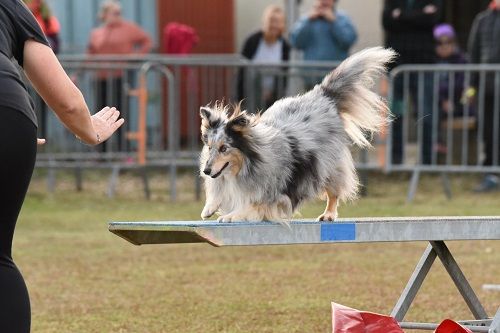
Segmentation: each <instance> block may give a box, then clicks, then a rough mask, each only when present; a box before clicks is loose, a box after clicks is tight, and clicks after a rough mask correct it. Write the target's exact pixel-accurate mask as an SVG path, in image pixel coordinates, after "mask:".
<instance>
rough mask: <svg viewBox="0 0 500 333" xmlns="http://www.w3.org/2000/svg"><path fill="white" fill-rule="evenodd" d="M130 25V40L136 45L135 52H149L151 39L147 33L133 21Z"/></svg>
mask: <svg viewBox="0 0 500 333" xmlns="http://www.w3.org/2000/svg"><path fill="white" fill-rule="evenodd" d="M130 27H131V28H130V32H131V36H132V41H133V43H134V45H135V46H137V52H138V53H139V54H146V53H149V52H150V51H151V49H152V47H153V41H152V40H151V37H149V34H148V33H147V32H146V31H144V30H143V29H142V28H141V27H139V26H138V25H136V24H134V23H132V24H131V25H130Z"/></svg>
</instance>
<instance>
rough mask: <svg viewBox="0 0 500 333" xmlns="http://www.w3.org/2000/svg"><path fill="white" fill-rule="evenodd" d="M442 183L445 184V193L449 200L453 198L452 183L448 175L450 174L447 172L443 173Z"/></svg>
mask: <svg viewBox="0 0 500 333" xmlns="http://www.w3.org/2000/svg"><path fill="white" fill-rule="evenodd" d="M441 183H442V184H443V190H444V194H445V195H446V197H447V198H448V200H451V196H452V195H451V184H450V177H448V174H447V173H445V172H442V173H441Z"/></svg>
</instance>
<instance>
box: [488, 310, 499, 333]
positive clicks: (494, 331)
mask: <svg viewBox="0 0 500 333" xmlns="http://www.w3.org/2000/svg"><path fill="white" fill-rule="evenodd" d="M488 333H500V308H498V310H497V313H496V315H495V317H493V321H492V322H491V325H490V330H489V331H488Z"/></svg>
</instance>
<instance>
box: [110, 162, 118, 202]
mask: <svg viewBox="0 0 500 333" xmlns="http://www.w3.org/2000/svg"><path fill="white" fill-rule="evenodd" d="M119 176H120V166H119V165H115V166H113V169H112V172H111V177H110V178H109V185H108V197H109V198H113V197H114V196H115V191H116V185H117V184H118V177H119Z"/></svg>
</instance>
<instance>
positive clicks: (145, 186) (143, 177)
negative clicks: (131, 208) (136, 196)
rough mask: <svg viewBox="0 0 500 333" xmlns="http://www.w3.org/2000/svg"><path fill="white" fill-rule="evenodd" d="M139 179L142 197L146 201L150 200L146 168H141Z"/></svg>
mask: <svg viewBox="0 0 500 333" xmlns="http://www.w3.org/2000/svg"><path fill="white" fill-rule="evenodd" d="M141 177H142V183H143V184H144V195H145V196H146V199H147V200H149V199H150V198H151V191H150V190H149V179H148V173H147V170H146V167H143V168H141Z"/></svg>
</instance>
